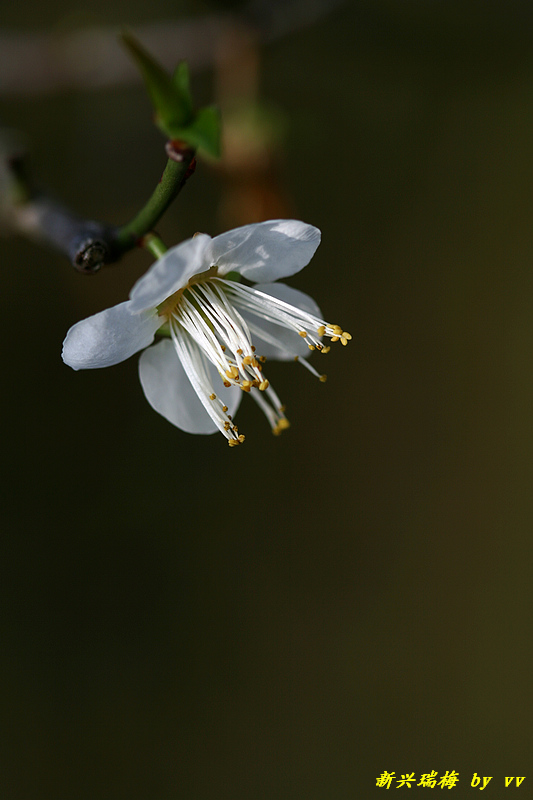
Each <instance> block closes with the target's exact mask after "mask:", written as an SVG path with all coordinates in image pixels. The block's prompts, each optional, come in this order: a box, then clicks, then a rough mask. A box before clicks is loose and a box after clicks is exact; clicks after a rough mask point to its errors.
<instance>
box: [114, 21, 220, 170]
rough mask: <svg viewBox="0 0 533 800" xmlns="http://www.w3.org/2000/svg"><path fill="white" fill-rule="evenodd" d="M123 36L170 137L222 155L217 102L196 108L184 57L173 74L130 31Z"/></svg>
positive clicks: (158, 121)
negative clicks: (195, 109) (214, 104)
mask: <svg viewBox="0 0 533 800" xmlns="http://www.w3.org/2000/svg"><path fill="white" fill-rule="evenodd" d="M122 39H123V42H124V44H125V45H126V47H127V49H128V50H129V52H130V54H131V55H132V56H133V58H134V60H135V61H136V62H137V65H138V67H139V69H140V71H141V74H142V76H143V78H144V82H145V84H146V88H147V89H148V93H149V95H150V98H151V100H152V104H153V106H154V109H155V121H156V124H157V126H158V127H159V128H160V129H161V130H162V131H163V133H164V134H166V136H168V137H169V139H173V140H178V141H181V142H184V143H185V144H186V145H188V146H189V147H192V148H193V149H195V150H196V149H197V148H201V149H202V150H203V151H204V153H205V154H207V155H209V156H212V157H213V158H219V157H220V127H221V125H220V114H219V111H218V109H216V108H215V107H214V106H208V107H207V108H202V109H200V110H199V111H196V112H195V111H194V108H193V102H192V96H191V89H190V82H189V68H188V66H187V64H186V62H185V61H181V62H180V63H179V64H178V66H177V67H176V69H175V71H174V74H173V75H172V76H171V75H169V74H168V72H167V71H166V70H165V69H163V67H162V66H161V65H160V64H159V63H158V62H157V61H156V60H155V59H154V58H153V57H152V56H151V55H150V53H148V52H147V51H146V50H145V49H144V47H143V46H142V45H141V44H140V43H139V42H138V41H137V39H136V38H135V37H134V36H133V35H132V34H131V33H129V31H126V32H124V33H123V34H122Z"/></svg>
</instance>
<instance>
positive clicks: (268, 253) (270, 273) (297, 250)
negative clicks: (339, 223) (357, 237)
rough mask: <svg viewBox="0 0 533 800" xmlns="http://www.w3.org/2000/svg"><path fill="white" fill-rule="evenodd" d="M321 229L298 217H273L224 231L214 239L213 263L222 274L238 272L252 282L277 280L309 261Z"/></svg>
mask: <svg viewBox="0 0 533 800" xmlns="http://www.w3.org/2000/svg"><path fill="white" fill-rule="evenodd" d="M319 244H320V231H319V230H318V228H315V227H314V226H313V225H307V224H306V223H305V222H300V221H299V220H295V219H274V220H269V221H268V222H259V223H256V224H253V225H243V227H242V228H235V230H232V231H228V232H227V233H222V234H221V235H220V236H216V237H215V238H214V239H213V240H212V242H211V247H210V251H211V263H212V264H216V265H217V266H218V267H219V273H220V274H221V275H227V273H228V272H232V271H234V272H238V273H240V274H241V275H242V276H243V277H244V278H247V279H248V280H250V281H275V280H277V279H278V278H286V277H287V276H289V275H294V274H295V273H296V272H299V271H300V270H301V269H303V267H305V266H306V264H309V262H310V261H311V258H312V257H313V255H314V253H315V250H316V249H317V247H318V245H319Z"/></svg>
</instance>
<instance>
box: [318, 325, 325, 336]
mask: <svg viewBox="0 0 533 800" xmlns="http://www.w3.org/2000/svg"><path fill="white" fill-rule="evenodd" d="M316 332H317V333H318V335H319V336H324V334H325V332H326V328H325V326H324V325H321V326H320V327H319V328H317V329H316Z"/></svg>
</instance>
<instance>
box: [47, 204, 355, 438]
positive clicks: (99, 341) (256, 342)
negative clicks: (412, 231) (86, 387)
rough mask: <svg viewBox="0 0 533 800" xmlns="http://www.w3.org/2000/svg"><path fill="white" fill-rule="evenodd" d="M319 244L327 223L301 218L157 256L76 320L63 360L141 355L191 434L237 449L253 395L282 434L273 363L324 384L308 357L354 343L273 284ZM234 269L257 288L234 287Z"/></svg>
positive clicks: (93, 364) (102, 363) (169, 415)
mask: <svg viewBox="0 0 533 800" xmlns="http://www.w3.org/2000/svg"><path fill="white" fill-rule="evenodd" d="M319 244H320V231H319V230H318V228H315V227H314V226H312V225H307V224H305V223H304V222H299V221H297V220H270V221H268V222H261V223H257V224H253V225H245V226H243V227H241V228H236V229H235V230H232V231H228V232H227V233H223V234H221V235H220V236H216V237H215V238H211V237H210V236H208V235H207V234H204V233H201V234H197V235H196V236H194V237H193V238H192V239H188V240H186V241H184V242H182V243H181V244H179V245H177V246H176V247H173V248H171V249H170V250H168V251H167V252H166V253H165V254H164V255H163V256H162V257H161V258H159V259H158V260H157V261H156V262H155V263H154V264H153V265H152V267H151V268H150V269H149V270H148V272H146V274H145V275H143V276H142V277H141V278H140V279H139V280H138V281H137V283H136V284H135V285H134V287H133V289H132V290H131V292H130V298H129V300H127V301H126V302H124V303H120V304H119V305H116V306H113V307H112V308H108V309H106V310H105V311H101V312H100V313H98V314H94V315H93V316H91V317H88V318H87V319H84V320H82V321H81V322H78V323H76V324H75V325H73V326H72V328H70V330H69V331H68V333H67V336H66V338H65V341H64V343H63V353H62V357H63V360H64V362H65V363H66V364H68V365H69V366H70V367H72V368H73V369H75V370H78V369H90V368H98V367H109V366H111V365H113V364H118V363H119V362H121V361H124V360H125V359H127V358H129V357H130V356H131V355H133V354H134V353H137V352H139V351H142V353H141V356H140V359H139V378H140V381H141V385H142V388H143V390H144V393H145V395H146V398H147V400H148V402H149V403H150V405H151V406H152V407H153V408H154V409H155V410H156V411H157V412H159V414H161V415H162V416H163V417H165V418H166V419H167V420H168V421H169V422H171V423H172V424H174V425H176V426H177V427H178V428H180V429H181V430H184V431H187V432H188V433H204V434H207V433H215V432H216V431H217V430H218V431H220V432H221V433H222V434H223V435H224V436H225V437H226V439H227V440H228V444H229V445H230V446H235V445H238V444H240V443H241V442H242V441H243V440H244V436H243V434H240V433H239V431H238V428H237V426H236V425H235V422H234V415H235V412H236V411H237V408H238V406H239V403H240V401H241V398H242V397H243V395H244V394H245V393H246V394H249V395H250V396H251V397H253V399H254V400H255V401H256V403H257V404H258V405H259V407H260V408H261V410H262V411H263V412H264V414H265V416H266V417H267V419H268V421H269V423H270V425H271V428H272V431H273V432H274V433H275V434H279V433H280V432H281V431H282V430H284V429H285V428H287V427H288V426H289V422H288V420H287V417H286V416H285V407H284V406H283V404H282V403H281V401H280V399H279V397H278V395H277V394H276V392H275V391H274V389H273V388H272V387H271V386H270V384H269V381H268V379H267V378H266V376H265V374H264V372H263V368H264V363H265V361H266V360H267V359H270V358H272V359H277V360H280V361H289V360H296V361H299V362H300V363H301V364H303V365H304V366H305V367H306V368H307V369H308V370H309V371H310V372H311V373H312V374H313V375H315V376H316V377H318V378H319V379H320V380H322V381H324V380H325V375H321V374H320V373H319V372H318V371H317V370H316V369H315V368H314V367H313V366H312V365H311V364H309V363H308V362H307V360H306V357H307V356H309V355H310V353H311V351H312V350H317V351H320V352H321V353H327V352H328V351H329V349H330V347H329V346H325V345H324V344H323V343H322V340H323V338H324V337H325V338H328V339H330V340H331V341H332V342H335V341H340V342H341V343H342V344H347V341H348V340H349V339H351V336H350V334H349V333H347V332H346V331H344V330H343V329H342V328H341V327H340V326H339V325H334V324H331V323H328V322H326V321H325V320H324V319H323V318H322V313H321V311H320V309H319V307H318V306H317V304H316V303H315V301H314V300H313V299H312V298H311V297H309V296H308V295H306V294H304V293H303V292H300V291H298V290H297V289H293V288H291V287H289V286H286V285H285V284H283V283H274V281H276V280H277V279H278V278H285V277H288V276H290V275H294V274H295V273H296V272H299V271H300V270H301V269H302V268H303V267H305V266H306V265H307V264H308V263H309V261H310V260H311V258H312V257H313V255H314V253H315V251H316V249H317V247H318V245H319ZM230 273H231V275H230ZM235 273H238V276H240V278H241V279H244V280H245V281H247V282H250V283H252V284H253V285H247V284H245V283H243V282H239V281H238V280H234V279H233V278H234V277H235ZM238 276H237V277H238ZM154 340H155V344H154Z"/></svg>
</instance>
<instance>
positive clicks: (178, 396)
mask: <svg viewBox="0 0 533 800" xmlns="http://www.w3.org/2000/svg"><path fill="white" fill-rule="evenodd" d="M208 369H209V374H210V376H211V379H212V382H213V391H214V392H215V393H216V395H217V397H219V398H220V400H221V401H222V402H223V403H224V404H225V405H227V407H228V413H229V414H231V415H232V416H233V414H235V412H236V410H237V408H238V407H239V403H240V402H241V398H242V394H243V393H242V391H241V390H240V389H237V388H235V387H234V386H233V387H231V388H229V389H227V388H226V387H225V386H224V385H223V383H222V380H221V378H220V375H219V374H218V372H217V370H216V369H215V367H213V366H212V364H209V366H208ZM139 378H140V381H141V386H142V388H143V391H144V394H145V395H146V399H147V400H148V402H149V403H150V405H151V406H152V408H153V409H155V411H157V412H158V413H159V414H161V415H162V416H163V417H165V419H167V420H168V421H169V422H171V423H172V424H173V425H176V427H177V428H180V429H181V430H182V431H186V432H187V433H215V432H216V431H217V430H218V428H217V427H216V425H215V423H214V422H213V420H212V419H211V417H210V416H209V414H208V413H207V411H206V410H205V408H204V407H203V405H202V403H201V401H200V399H199V397H198V395H197V394H196V392H195V391H194V389H193V387H192V385H191V382H190V381H189V378H188V377H187V373H186V372H185V370H184V369H183V366H182V363H181V361H180V359H179V357H178V354H177V353H176V350H175V349H174V345H173V344H172V342H171V341H170V339H163V341H161V342H159V343H158V344H156V345H154V346H153V347H149V348H148V349H147V350H145V351H144V353H142V354H141V357H140V359H139Z"/></svg>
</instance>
